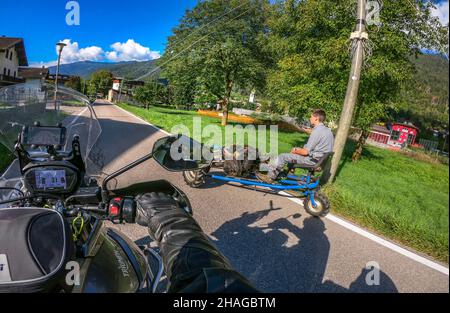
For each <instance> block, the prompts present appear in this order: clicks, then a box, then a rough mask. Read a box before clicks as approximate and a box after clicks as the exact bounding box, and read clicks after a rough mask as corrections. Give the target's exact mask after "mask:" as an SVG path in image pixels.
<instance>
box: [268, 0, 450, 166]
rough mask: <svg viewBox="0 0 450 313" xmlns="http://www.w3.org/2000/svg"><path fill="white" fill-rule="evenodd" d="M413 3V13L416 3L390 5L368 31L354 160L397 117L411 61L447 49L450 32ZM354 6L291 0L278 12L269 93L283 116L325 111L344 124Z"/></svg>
mask: <svg viewBox="0 0 450 313" xmlns="http://www.w3.org/2000/svg"><path fill="white" fill-rule="evenodd" d="M413 3H415V7H414V6H411V0H398V1H385V2H384V7H383V9H382V11H381V14H380V18H381V23H382V24H381V26H379V27H378V26H375V25H373V26H369V27H368V32H369V36H370V41H369V42H366V48H367V49H366V60H367V61H366V64H365V69H364V70H363V73H362V76H361V87H360V93H359V99H358V103H357V108H356V111H355V117H354V126H356V127H359V128H360V129H361V130H362V135H361V139H360V141H359V143H358V145H357V147H356V150H355V153H354V155H353V158H354V160H358V159H359V157H360V155H361V152H362V147H363V146H364V144H365V141H366V139H367V136H368V134H369V129H370V127H371V126H372V125H373V123H375V122H378V121H380V120H383V119H389V113H390V112H395V111H396V110H398V106H399V105H400V104H401V101H402V100H401V99H400V97H399V96H400V91H401V90H402V88H407V87H408V84H409V83H410V81H411V79H412V77H413V73H414V66H413V64H412V62H411V58H410V57H411V55H416V54H419V53H420V49H421V48H428V49H434V50H436V49H437V48H440V47H441V46H442V45H443V43H444V42H445V40H444V38H445V36H446V34H447V31H446V29H445V28H444V27H442V25H440V24H439V22H438V21H437V19H435V18H433V17H431V14H430V10H431V4H430V3H429V2H424V1H419V0H417V1H413ZM355 7H356V2H355V1H353V0H333V1H331V0H308V1H295V0H286V1H278V2H277V3H276V4H275V5H274V6H273V14H272V16H271V19H270V20H269V27H270V29H271V32H270V40H269V49H271V51H272V52H273V54H274V55H275V56H276V57H277V67H276V69H274V70H273V71H272V73H271V74H270V75H269V82H268V86H269V87H268V88H269V93H270V95H271V96H272V98H273V100H274V101H275V102H276V103H277V104H278V106H279V109H280V111H282V112H283V113H289V114H292V115H295V116H298V117H304V115H306V114H308V113H309V112H310V111H311V109H313V108H318V107H320V108H323V109H325V110H326V111H327V113H328V115H329V117H330V119H331V120H332V121H336V120H337V119H338V117H339V116H340V113H341V109H342V104H343V102H344V96H345V90H346V85H347V80H348V73H349V70H350V68H349V67H350V59H349V41H348V38H349V35H350V33H351V32H352V31H353V25H354V19H355V12H354V8H355ZM444 46H445V44H444ZM350 50H351V49H350ZM444 50H445V48H444ZM369 52H370V53H369Z"/></svg>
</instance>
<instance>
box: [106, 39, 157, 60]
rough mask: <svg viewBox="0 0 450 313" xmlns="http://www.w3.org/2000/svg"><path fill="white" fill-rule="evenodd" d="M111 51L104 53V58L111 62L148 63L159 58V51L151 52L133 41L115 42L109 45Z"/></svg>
mask: <svg viewBox="0 0 450 313" xmlns="http://www.w3.org/2000/svg"><path fill="white" fill-rule="evenodd" d="M111 48H112V49H113V51H110V52H107V53H106V58H107V59H108V60H110V61H113V62H121V61H148V60H154V59H158V58H160V57H161V55H160V53H159V51H151V50H150V48H147V47H144V46H142V45H140V44H139V43H137V42H135V41H134V40H133V39H128V41H127V42H125V43H120V42H116V43H114V44H112V45H111Z"/></svg>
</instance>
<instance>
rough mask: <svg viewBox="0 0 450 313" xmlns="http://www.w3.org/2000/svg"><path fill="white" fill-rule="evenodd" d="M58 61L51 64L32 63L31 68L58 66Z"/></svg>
mask: <svg viewBox="0 0 450 313" xmlns="http://www.w3.org/2000/svg"><path fill="white" fill-rule="evenodd" d="M57 63H58V61H50V62H32V63H30V67H52V66H56V64H57Z"/></svg>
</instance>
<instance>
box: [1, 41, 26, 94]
mask: <svg viewBox="0 0 450 313" xmlns="http://www.w3.org/2000/svg"><path fill="white" fill-rule="evenodd" d="M19 66H28V59H27V55H26V52H25V44H24V42H23V39H22V38H11V37H0V87H3V86H9V85H13V84H19V83H23V82H24V79H22V78H21V77H20V75H19Z"/></svg>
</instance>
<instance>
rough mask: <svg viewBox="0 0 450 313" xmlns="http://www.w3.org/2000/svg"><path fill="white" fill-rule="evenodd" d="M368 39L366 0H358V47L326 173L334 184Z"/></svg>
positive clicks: (354, 38)
mask: <svg viewBox="0 0 450 313" xmlns="http://www.w3.org/2000/svg"><path fill="white" fill-rule="evenodd" d="M367 39H368V34H367V33H366V0H358V19H357V21H356V31H355V32H353V33H352V34H351V36H350V40H351V41H352V44H355V45H356V49H355V51H354V53H353V59H352V67H351V71H350V77H349V80H348V86H347V93H346V95H345V102H344V106H343V108H342V113H341V118H340V120H339V128H338V131H337V134H336V139H335V143H334V156H333V160H332V161H331V167H330V169H329V171H327V172H328V173H326V174H325V175H326V177H325V180H326V181H328V182H329V183H332V182H333V181H334V179H335V177H336V172H337V170H338V167H339V163H340V161H341V158H342V153H343V151H344V147H345V143H346V142H347V138H348V134H349V131H350V127H351V125H352V118H353V113H354V111H355V105H356V100H357V99H358V92H359V82H360V78H361V69H362V66H363V63H364V41H365V40H367Z"/></svg>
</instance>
